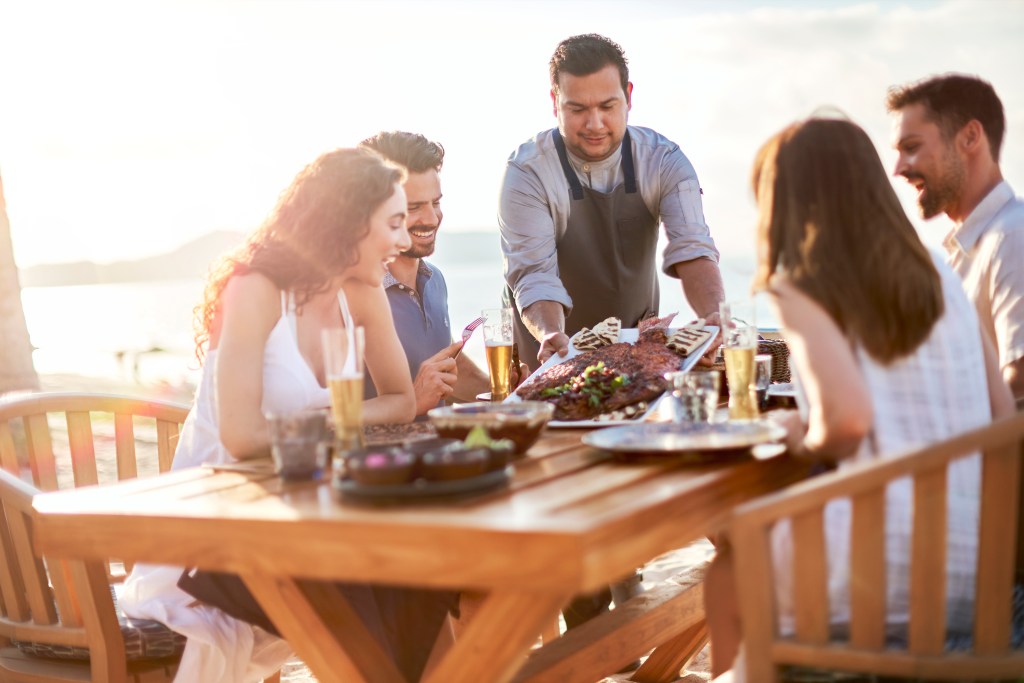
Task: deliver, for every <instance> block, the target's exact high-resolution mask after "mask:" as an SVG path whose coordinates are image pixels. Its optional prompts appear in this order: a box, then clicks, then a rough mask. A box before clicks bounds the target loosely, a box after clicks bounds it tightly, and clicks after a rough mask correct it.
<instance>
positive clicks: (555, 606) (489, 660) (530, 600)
mask: <svg viewBox="0 0 1024 683" xmlns="http://www.w3.org/2000/svg"><path fill="white" fill-rule="evenodd" d="M571 597H572V595H571V594H566V593H536V592H529V591H496V592H493V593H490V594H489V595H487V597H486V598H485V599H484V600H483V602H482V604H481V605H480V607H479V609H478V610H477V612H476V614H475V615H474V616H473V618H472V620H471V621H470V622H469V623H468V624H467V625H466V627H465V629H464V630H463V631H462V633H461V634H460V636H459V637H458V639H457V640H456V641H455V645H454V646H453V647H452V649H451V650H450V651H449V652H448V654H447V656H446V657H445V658H444V659H443V660H442V661H441V662H440V663H439V664H438V666H437V668H436V669H434V670H433V671H432V672H430V674H429V675H428V676H427V678H426V679H425V683H461V682H465V683H479V681H489V682H492V683H503V682H504V681H508V680H510V679H511V678H512V676H513V675H515V672H516V671H517V670H518V669H519V667H520V666H522V664H523V662H524V661H525V658H526V655H527V654H528V653H529V651H530V646H531V645H533V644H534V643H535V642H536V641H537V636H538V635H539V634H540V633H541V631H542V630H543V629H544V627H545V626H546V625H547V624H549V623H550V622H551V620H552V619H553V618H555V617H556V616H557V615H558V612H559V610H560V609H561V608H562V606H563V605H565V604H566V603H567V602H568V601H569V600H570V599H571Z"/></svg>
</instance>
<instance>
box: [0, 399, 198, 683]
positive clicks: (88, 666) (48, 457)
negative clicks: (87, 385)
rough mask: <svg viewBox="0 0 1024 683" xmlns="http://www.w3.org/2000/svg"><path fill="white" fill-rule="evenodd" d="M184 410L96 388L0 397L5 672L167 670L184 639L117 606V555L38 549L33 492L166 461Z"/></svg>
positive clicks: (58, 676)
mask: <svg viewBox="0 0 1024 683" xmlns="http://www.w3.org/2000/svg"><path fill="white" fill-rule="evenodd" d="M187 413H188V408H187V407H186V406H182V405H176V404H171V403H164V402H156V401H144V400H138V399H131V398H125V397H118V396H106V395H92V394H30V395H24V396H17V397H14V398H7V399H2V400H0V467H2V470H0V504H2V508H0V511H2V514H0V608H2V609H0V680H3V681H5V682H6V681H10V682H11V683H14V682H17V681H26V682H28V681H89V680H91V681H112V682H120V681H136V682H138V683H143V682H145V681H167V680H171V679H172V678H173V676H174V671H175V668H176V661H177V659H178V657H180V653H181V649H182V647H183V644H184V639H183V638H182V637H181V636H179V635H178V634H175V633H174V632H173V631H171V630H169V629H167V628H166V627H165V626H163V625H162V624H160V623H158V622H153V621H144V620H130V619H126V618H125V617H124V616H123V615H121V614H119V612H118V609H117V604H116V595H115V593H116V591H115V590H114V587H115V586H116V584H117V583H118V582H119V581H120V580H121V578H123V575H124V569H125V568H124V567H123V566H122V565H121V564H120V563H117V562H79V561H64V560H60V561H58V560H48V559H47V558H44V557H41V556H40V555H39V554H38V553H37V552H36V551H35V548H34V545H33V539H32V525H33V519H34V517H33V514H34V513H33V510H32V498H33V496H34V495H35V494H36V493H38V492H40V491H52V490H56V489H58V488H70V487H78V486H88V485H91V484H96V483H100V482H107V481H115V480H118V479H129V478H134V477H137V476H140V474H141V475H145V474H157V473H159V472H164V471H167V470H168V469H169V468H170V466H171V461H172V459H173V455H174V447H175V444H176V441H177V436H178V432H179V429H180V426H181V424H182V423H183V422H184V420H185V416H186V415H187ZM30 481H31V483H29V482H30Z"/></svg>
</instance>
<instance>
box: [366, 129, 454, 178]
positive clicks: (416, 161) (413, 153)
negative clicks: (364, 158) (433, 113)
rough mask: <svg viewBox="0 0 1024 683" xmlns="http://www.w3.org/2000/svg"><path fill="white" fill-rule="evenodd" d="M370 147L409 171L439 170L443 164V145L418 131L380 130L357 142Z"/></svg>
mask: <svg viewBox="0 0 1024 683" xmlns="http://www.w3.org/2000/svg"><path fill="white" fill-rule="evenodd" d="M359 146H360V147H363V148H368V149H372V150H373V151H375V152H377V153H378V154H380V155H381V156H383V157H384V158H385V159H387V160H388V161H393V162H394V163H396V164H399V165H400V166H404V167H405V168H406V170H407V171H409V173H426V172H427V171H429V170H431V169H434V170H435V171H440V170H441V166H442V164H444V147H442V146H441V144H440V143H437V142H432V141H430V140H428V139H427V138H425V137H424V136H422V135H420V134H419V133H406V132H405V131H400V130H393V131H382V132H380V133H377V134H376V135H374V136H373V137H370V138H366V139H365V140H363V141H362V142H360V143H359Z"/></svg>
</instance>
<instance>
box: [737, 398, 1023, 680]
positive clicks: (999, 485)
mask: <svg viewBox="0 0 1024 683" xmlns="http://www.w3.org/2000/svg"><path fill="white" fill-rule="evenodd" d="M1022 440H1024V412H1022V413H1017V414H1016V415H1013V416H1011V417H1008V418H1005V419H1002V420H999V421H997V422H994V423H992V424H991V425H989V426H987V427H984V428H982V429H977V430H974V431H971V432H968V433H965V434H963V435H961V436H958V437H955V438H952V439H949V440H947V441H944V442H941V443H939V444H935V445H932V446H929V447H927V448H923V449H920V450H917V451H914V452H910V453H906V454H903V455H900V456H898V457H895V458H891V459H886V460H882V461H878V462H872V463H868V464H866V465H864V466H857V467H853V468H849V469H847V470H845V471H843V472H837V473H833V474H828V475H823V476H820V477H816V478H814V479H811V480H808V481H806V482H802V483H800V484H798V485H796V486H793V487H790V488H789V489H787V490H785V491H782V492H780V493H777V494H773V495H770V496H765V497H764V498H762V499H760V500H758V501H755V502H752V503H749V504H747V505H744V506H742V507H741V508H739V509H738V510H737V511H736V514H735V516H734V519H733V521H732V528H731V531H732V543H733V548H734V551H735V565H736V566H737V567H740V568H741V569H740V570H739V571H740V573H738V576H737V590H738V597H739V603H740V617H741V621H742V624H743V642H744V649H745V651H746V659H747V662H746V664H747V670H748V675H747V678H748V680H749V681H757V682H761V681H775V680H778V674H779V672H778V670H777V667H778V666H779V665H782V664H789V665H797V666H804V667H816V668H821V669H829V670H840V671H853V672H864V673H873V674H881V675H885V676H900V677H920V678H924V679H929V680H974V679H985V680H991V679H998V678H1001V677H1002V678H1006V679H1013V680H1017V679H1018V677H1019V676H1020V675H1021V672H1024V651H1021V650H1015V649H1011V647H1010V644H1009V643H1010V631H1011V609H1012V592H1013V583H1014V564H1015V563H1014V560H1015V553H1014V547H1015V544H1016V543H1017V541H1018V529H1017V515H1016V514H1015V511H1016V510H1017V505H1018V496H1019V486H1018V479H1019V477H1020V453H1021V450H1020V447H1021V442H1022ZM979 450H980V451H982V452H983V456H982V457H983V465H982V479H981V490H980V500H981V510H980V512H981V522H980V535H979V539H978V564H977V583H976V589H975V596H974V604H975V623H974V632H973V643H972V644H971V649H970V650H969V651H962V650H957V651H946V650H945V635H946V634H945V624H946V615H945V610H946V600H945V590H946V581H945V570H944V568H945V564H946V470H947V466H948V464H949V463H950V462H951V461H952V460H955V459H957V458H959V457H962V456H964V455H965V454H968V453H971V452H974V451H979ZM903 476H910V477H912V478H913V481H914V503H913V504H914V511H913V520H914V522H913V524H914V526H913V530H912V541H911V549H910V552H911V563H910V576H909V581H910V624H909V631H908V636H909V638H908V640H909V644H908V645H907V646H906V647H905V648H904V649H894V648H892V647H891V646H889V647H887V644H886V642H885V615H886V605H885V601H886V589H885V553H884V548H885V539H884V526H885V525H884V519H885V509H884V506H885V486H886V484H887V483H888V482H890V481H892V480H894V479H897V478H899V477H903ZM842 497H849V498H850V500H851V502H852V505H851V507H852V525H851V539H850V540H851V547H850V557H851V566H850V575H851V580H850V607H851V618H850V625H849V638H848V640H843V641H839V642H837V641H835V640H833V639H831V638H830V632H829V623H828V605H829V602H828V590H827V586H826V578H827V575H828V574H827V570H826V564H825V539H824V532H823V526H822V520H823V507H824V506H825V504H826V503H827V502H828V501H830V500H832V499H835V498H842ZM786 518H788V519H791V520H792V533H793V543H792V545H793V549H794V558H793V566H794V577H793V578H794V581H793V584H794V585H795V586H799V587H800V588H799V590H798V591H796V592H795V594H794V595H793V605H794V625H795V632H794V633H793V634H792V635H791V636H785V637H783V636H781V635H780V634H779V632H778V627H777V618H776V614H777V611H776V603H775V586H774V580H773V577H772V558H771V552H770V547H769V532H770V529H771V526H772V525H773V524H774V523H775V522H776V521H778V520H780V519H786Z"/></svg>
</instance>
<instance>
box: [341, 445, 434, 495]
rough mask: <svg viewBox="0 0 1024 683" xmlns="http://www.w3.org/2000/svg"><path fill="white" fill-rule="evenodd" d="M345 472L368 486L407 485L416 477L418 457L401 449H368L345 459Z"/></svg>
mask: <svg viewBox="0 0 1024 683" xmlns="http://www.w3.org/2000/svg"><path fill="white" fill-rule="evenodd" d="M345 472H346V473H347V474H348V476H349V477H350V478H351V479H352V480H353V481H356V482H358V483H360V484H364V485H366V486H384V485H394V484H407V483H409V482H411V481H412V480H413V479H414V478H415V476H416V456H415V455H413V454H412V453H409V452H408V451H405V450H403V449H400V448H366V449H363V450H359V451H354V452H352V453H349V454H348V455H347V456H346V457H345Z"/></svg>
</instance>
